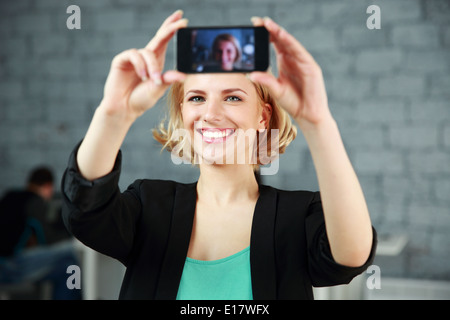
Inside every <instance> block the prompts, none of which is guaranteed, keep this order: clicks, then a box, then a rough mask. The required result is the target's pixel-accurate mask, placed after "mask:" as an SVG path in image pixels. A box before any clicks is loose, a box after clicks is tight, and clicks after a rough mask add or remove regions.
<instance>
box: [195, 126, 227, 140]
mask: <svg viewBox="0 0 450 320" xmlns="http://www.w3.org/2000/svg"><path fill="white" fill-rule="evenodd" d="M197 132H198V133H200V134H201V136H202V140H203V141H205V142H208V143H218V142H223V141H225V140H226V139H227V138H228V137H229V136H231V135H232V134H233V133H234V132H235V130H234V129H231V128H223V129H222V128H201V129H197Z"/></svg>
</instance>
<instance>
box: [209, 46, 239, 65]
mask: <svg viewBox="0 0 450 320" xmlns="http://www.w3.org/2000/svg"><path fill="white" fill-rule="evenodd" d="M215 49H216V50H215V52H214V59H215V60H216V61H218V62H220V67H221V69H222V70H228V71H229V70H233V64H234V62H235V61H236V58H237V55H238V54H237V49H236V47H235V46H234V44H233V43H232V42H231V41H225V40H223V41H219V43H218V44H217V47H216V48H215Z"/></svg>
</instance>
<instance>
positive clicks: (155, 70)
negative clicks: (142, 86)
mask: <svg viewBox="0 0 450 320" xmlns="http://www.w3.org/2000/svg"><path fill="white" fill-rule="evenodd" d="M139 53H140V55H141V57H142V58H143V59H144V61H145V63H146V70H147V73H148V75H149V77H150V79H151V80H153V82H154V83H155V84H156V85H161V83H162V79H161V72H162V66H161V64H160V63H159V62H158V60H157V57H156V54H155V53H154V52H153V51H150V50H147V49H141V50H139Z"/></svg>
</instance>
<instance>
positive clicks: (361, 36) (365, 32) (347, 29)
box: [341, 23, 387, 49]
mask: <svg viewBox="0 0 450 320" xmlns="http://www.w3.org/2000/svg"><path fill="white" fill-rule="evenodd" d="M386 44H387V35H386V31H385V29H383V28H382V29H378V30H370V29H368V28H367V26H366V24H365V23H364V24H357V25H351V26H344V27H343V30H342V35H341V47H343V48H358V49H359V48H366V47H368V48H380V47H383V46H385V45H386Z"/></svg>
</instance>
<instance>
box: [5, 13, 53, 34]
mask: <svg viewBox="0 0 450 320" xmlns="http://www.w3.org/2000/svg"><path fill="white" fill-rule="evenodd" d="M51 21H52V16H51V14H50V13H48V12H45V11H40V12H33V13H30V12H26V13H24V14H23V15H18V16H16V17H15V19H14V20H13V28H14V30H15V31H16V32H18V33H19V34H33V35H36V34H41V35H47V34H48V33H49V32H50V31H51V28H52V22H51Z"/></svg>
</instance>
